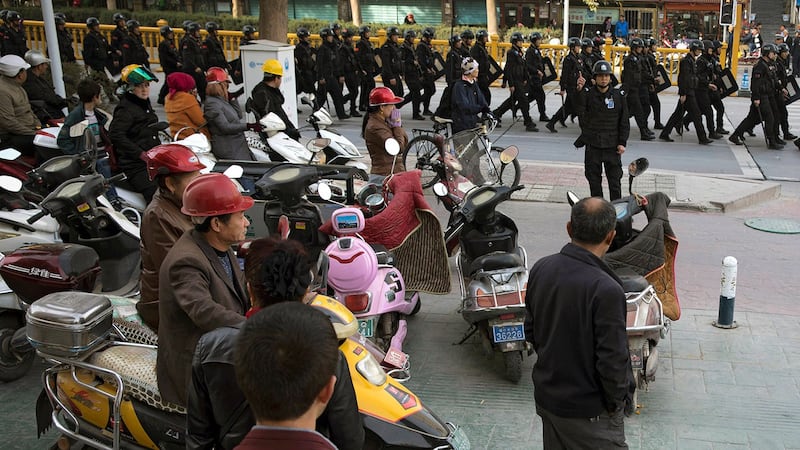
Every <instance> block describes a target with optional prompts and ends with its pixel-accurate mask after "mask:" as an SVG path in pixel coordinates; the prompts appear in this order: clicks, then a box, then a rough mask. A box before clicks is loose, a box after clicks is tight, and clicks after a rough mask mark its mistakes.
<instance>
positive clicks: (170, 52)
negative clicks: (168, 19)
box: [158, 25, 182, 105]
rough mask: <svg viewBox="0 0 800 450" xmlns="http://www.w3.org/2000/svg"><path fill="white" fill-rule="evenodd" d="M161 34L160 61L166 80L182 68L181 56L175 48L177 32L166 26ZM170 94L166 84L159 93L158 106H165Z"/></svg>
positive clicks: (162, 28) (161, 30)
mask: <svg viewBox="0 0 800 450" xmlns="http://www.w3.org/2000/svg"><path fill="white" fill-rule="evenodd" d="M159 32H160V33H161V37H162V38H163V39H162V41H161V42H160V43H159V44H158V60H159V62H160V63H161V68H162V69H163V70H164V78H165V79H166V77H168V76H169V74H171V73H173V72H177V71H179V70H180V68H181V65H182V64H181V55H180V54H179V53H178V48H177V47H176V46H175V32H174V31H172V28H170V26H169V25H164V26H163V27H161V29H160V30H159ZM167 93H169V86H168V85H167V83H164V84H163V85H162V86H161V90H160V91H159V92H158V104H159V105H163V104H164V99H165V98H166V96H167Z"/></svg>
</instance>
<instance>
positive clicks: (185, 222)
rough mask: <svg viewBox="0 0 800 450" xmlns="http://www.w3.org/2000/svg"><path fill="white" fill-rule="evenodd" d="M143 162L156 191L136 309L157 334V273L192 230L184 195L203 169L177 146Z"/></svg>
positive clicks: (159, 149) (146, 220)
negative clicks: (171, 251) (188, 231)
mask: <svg viewBox="0 0 800 450" xmlns="http://www.w3.org/2000/svg"><path fill="white" fill-rule="evenodd" d="M171 75H174V74H171ZM181 75H186V74H181ZM186 76H187V77H188V76H189V75H186ZM189 78H190V79H191V77H189ZM142 159H144V161H145V164H147V176H148V177H149V178H150V180H152V181H155V183H156V184H157V185H158V190H157V191H156V194H155V195H154V196H153V201H151V202H150V204H149V205H147V209H145V210H144V214H143V215H142V224H141V232H140V236H141V245H140V249H141V253H142V276H141V299H140V300H139V303H137V304H136V309H137V310H138V311H139V315H141V316H142V320H144V323H145V324H147V326H149V327H150V328H152V329H153V330H155V331H158V271H159V269H160V268H161V262H162V261H164V258H165V257H166V256H167V253H168V252H169V250H170V249H171V248H172V246H173V245H174V244H175V241H177V240H178V238H180V237H181V236H182V235H183V233H184V232H185V231H186V230H190V229H191V228H192V221H191V219H190V218H189V216H187V215H186V214H183V213H182V212H181V207H182V206H183V192H184V191H185V190H186V186H187V185H188V184H189V182H190V181H192V180H194V179H195V178H197V177H198V176H199V175H200V170H202V169H204V168H205V166H204V165H203V164H202V163H201V162H200V161H199V160H198V159H197V155H195V154H194V152H193V151H192V150H191V149H189V147H186V146H183V145H180V144H164V145H157V146H155V147H153V148H151V149H150V150H148V151H146V152H145V153H143V154H142Z"/></svg>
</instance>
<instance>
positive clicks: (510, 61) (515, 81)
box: [494, 32, 539, 131]
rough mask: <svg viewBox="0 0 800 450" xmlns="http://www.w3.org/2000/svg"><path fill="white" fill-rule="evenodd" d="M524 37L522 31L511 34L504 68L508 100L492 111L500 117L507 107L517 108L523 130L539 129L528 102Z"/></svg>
mask: <svg viewBox="0 0 800 450" xmlns="http://www.w3.org/2000/svg"><path fill="white" fill-rule="evenodd" d="M524 41H525V38H524V37H523V36H522V33H520V32H515V33H512V34H511V48H510V49H509V50H508V51H507V52H506V68H505V71H504V72H503V73H504V77H505V79H506V81H507V82H508V89H509V91H510V94H509V97H508V100H506V101H505V102H503V104H502V105H500V107H499V108H497V109H496V110H495V111H494V115H495V117H498V118H500V117H501V116H502V115H503V114H504V113H505V112H506V111H508V109H509V108H515V109H519V110H520V111H521V112H522V118H523V120H524V122H523V123H524V124H525V131H539V129H538V128H537V127H536V124H535V123H534V122H533V120H531V115H530V112H529V108H530V104H529V103H528V97H527V93H528V68H527V66H526V64H525V57H524V56H523V53H522V43H523V42H524Z"/></svg>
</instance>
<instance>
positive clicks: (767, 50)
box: [761, 44, 778, 55]
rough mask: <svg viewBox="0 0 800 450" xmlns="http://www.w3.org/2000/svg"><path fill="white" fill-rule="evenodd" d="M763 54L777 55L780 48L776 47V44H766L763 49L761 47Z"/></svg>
mask: <svg viewBox="0 0 800 450" xmlns="http://www.w3.org/2000/svg"><path fill="white" fill-rule="evenodd" d="M761 53H762V54H763V55H767V54H769V53H776V54H777V53H778V46H777V45H775V44H766V45H764V46H763V47H761Z"/></svg>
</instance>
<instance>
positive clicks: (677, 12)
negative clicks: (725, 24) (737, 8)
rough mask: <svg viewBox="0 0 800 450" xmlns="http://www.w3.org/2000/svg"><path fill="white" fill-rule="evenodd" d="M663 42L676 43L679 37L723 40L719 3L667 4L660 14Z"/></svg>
mask: <svg viewBox="0 0 800 450" xmlns="http://www.w3.org/2000/svg"><path fill="white" fill-rule="evenodd" d="M659 19H660V20H659V21H660V22H661V28H662V29H663V31H662V40H663V39H664V38H666V39H669V40H671V41H674V40H676V39H678V35H680V37H681V38H685V39H711V40H714V39H719V40H722V27H720V25H719V1H718V0H715V1H713V2H711V1H709V0H700V1H697V2H692V3H665V4H664V11H663V12H662V13H661V14H660V17H659Z"/></svg>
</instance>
